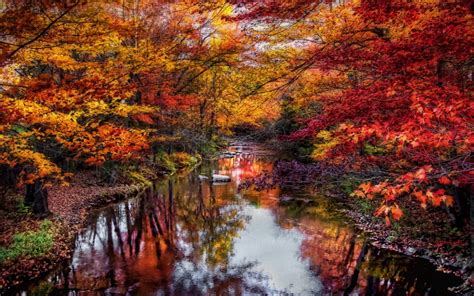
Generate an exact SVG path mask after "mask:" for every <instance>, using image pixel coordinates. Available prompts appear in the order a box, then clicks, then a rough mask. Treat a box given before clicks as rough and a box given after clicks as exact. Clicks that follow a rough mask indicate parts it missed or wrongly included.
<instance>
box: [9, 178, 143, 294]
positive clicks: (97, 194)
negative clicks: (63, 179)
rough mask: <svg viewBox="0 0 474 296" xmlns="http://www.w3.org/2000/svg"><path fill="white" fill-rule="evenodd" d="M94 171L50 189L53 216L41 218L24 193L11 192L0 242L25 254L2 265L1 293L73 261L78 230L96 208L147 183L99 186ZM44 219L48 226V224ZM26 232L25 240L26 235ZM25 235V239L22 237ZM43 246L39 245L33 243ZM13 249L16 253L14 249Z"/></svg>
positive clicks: (131, 192)
mask: <svg viewBox="0 0 474 296" xmlns="http://www.w3.org/2000/svg"><path fill="white" fill-rule="evenodd" d="M96 180H98V178H97V176H95V175H94V173H93V172H80V173H78V174H77V175H76V176H75V177H74V178H73V180H72V181H71V184H70V185H69V186H67V187H63V186H54V187H52V188H50V190H49V191H48V199H49V204H50V210H51V214H50V215H49V216H48V217H47V218H46V219H37V218H36V217H34V216H33V215H32V214H31V212H30V211H29V210H28V209H27V208H26V207H24V206H22V204H21V200H22V196H20V195H10V196H9V197H8V202H7V205H6V206H5V208H4V209H3V212H4V213H2V215H1V218H0V219H1V222H0V224H1V225H2V229H1V232H0V233H1V236H0V242H1V245H2V246H8V247H7V248H4V250H8V249H11V248H13V246H14V244H15V242H18V241H20V242H19V243H20V244H22V246H18V247H19V248H21V249H22V253H18V254H13V256H12V257H13V258H11V259H8V258H5V259H4V260H3V262H2V264H1V265H0V293H2V292H5V291H7V290H10V289H12V288H15V287H16V286H18V285H21V284H23V283H25V282H29V281H32V280H34V279H35V278H38V277H41V276H42V275H44V274H46V273H47V272H49V271H51V270H53V269H55V268H56V267H57V266H58V265H59V264H60V263H62V262H64V261H65V260H68V259H70V257H71V254H72V251H73V249H74V239H75V237H76V234H77V233H78V232H79V231H80V230H81V229H82V228H83V226H84V223H85V221H86V219H87V216H88V213H89V212H90V211H91V210H92V209H95V208H99V207H101V206H104V205H107V204H109V203H113V202H118V201H120V200H123V199H125V198H128V197H131V196H134V195H136V194H137V193H138V192H139V191H140V190H143V189H144V188H145V187H146V184H138V183H137V184H116V185H107V184H99V183H98V182H97V181H96ZM45 223H46V224H47V225H49V226H48V228H47V229H42V228H44V225H45ZM24 236H27V238H26V239H23V240H21V237H24ZM18 238H20V240H19V239H18ZM38 243H40V244H41V243H42V244H44V248H37V247H35V246H32V244H38ZM10 253H11V252H10Z"/></svg>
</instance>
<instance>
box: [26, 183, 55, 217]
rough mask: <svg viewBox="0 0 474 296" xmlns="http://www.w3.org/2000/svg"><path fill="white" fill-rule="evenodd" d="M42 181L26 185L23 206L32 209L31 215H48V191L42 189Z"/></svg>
mask: <svg viewBox="0 0 474 296" xmlns="http://www.w3.org/2000/svg"><path fill="white" fill-rule="evenodd" d="M43 185H44V183H43V181H36V182H35V183H33V184H28V185H26V195H25V205H27V206H30V207H32V209H33V213H35V214H39V215H48V214H49V213H50V212H49V207H48V191H47V190H46V189H45V188H44V186H43Z"/></svg>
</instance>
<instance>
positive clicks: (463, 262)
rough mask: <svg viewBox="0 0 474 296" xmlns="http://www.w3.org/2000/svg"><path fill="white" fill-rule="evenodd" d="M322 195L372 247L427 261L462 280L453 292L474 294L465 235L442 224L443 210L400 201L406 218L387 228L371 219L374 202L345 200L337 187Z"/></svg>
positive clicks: (446, 219)
mask: <svg viewBox="0 0 474 296" xmlns="http://www.w3.org/2000/svg"><path fill="white" fill-rule="evenodd" d="M325 195H327V196H329V197H330V198H332V199H333V200H334V201H336V202H338V203H340V204H341V206H340V207H338V209H337V211H338V212H340V213H341V214H343V215H344V216H346V217H347V218H349V219H350V220H351V224H353V225H354V226H355V227H356V228H357V229H358V230H359V231H360V232H361V233H363V234H364V236H365V237H366V239H367V240H368V242H369V243H370V244H371V245H372V246H374V247H376V248H379V249H385V250H390V251H394V252H397V253H400V254H403V255H406V256H410V257H418V258H423V259H425V260H428V261H429V262H431V263H432V264H433V265H435V266H436V267H437V269H438V270H439V271H442V272H445V273H451V274H454V275H456V276H457V277H459V278H461V279H463V281H464V284H463V285H462V286H459V287H455V288H454V289H453V292H455V293H457V294H460V295H472V294H471V293H474V286H473V285H474V275H473V267H472V262H471V258H470V253H469V251H470V248H469V233H468V232H467V230H460V229H457V228H455V227H454V226H453V225H452V224H451V223H448V222H446V221H449V220H450V217H449V214H448V212H447V211H446V210H443V209H441V208H433V207H431V208H427V209H422V208H421V207H420V205H419V204H418V203H416V201H412V200H407V201H400V207H402V208H403V210H404V211H405V213H408V215H405V216H404V217H403V218H402V219H401V220H400V221H392V224H391V225H390V226H387V225H386V224H385V222H384V221H383V219H381V218H379V217H376V216H374V212H375V210H376V208H377V206H378V204H377V201H374V200H372V201H370V200H366V199H360V198H355V197H349V195H348V194H347V192H344V191H343V190H341V189H340V188H339V189H337V190H334V188H333V189H332V190H328V191H327V192H325Z"/></svg>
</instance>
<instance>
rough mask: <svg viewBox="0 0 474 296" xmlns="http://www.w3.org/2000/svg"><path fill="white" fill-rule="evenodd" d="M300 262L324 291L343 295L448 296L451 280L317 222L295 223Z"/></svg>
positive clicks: (339, 228) (345, 230)
mask: <svg viewBox="0 0 474 296" xmlns="http://www.w3.org/2000/svg"><path fill="white" fill-rule="evenodd" d="M298 224H299V229H300V230H301V231H302V232H304V234H305V239H304V241H303V244H302V246H301V252H302V255H303V257H304V258H308V259H309V260H310V261H311V265H312V269H313V270H314V272H315V273H316V274H317V276H318V277H319V278H320V279H321V281H322V282H323V283H324V287H325V289H327V291H330V292H332V293H340V294H344V295H353V294H356V295H406V294H408V295H448V291H447V287H449V281H451V280H452V285H455V284H456V281H455V279H454V277H453V278H450V277H449V276H448V275H446V274H443V273H441V272H438V271H436V270H435V269H434V267H433V266H432V265H430V264H429V263H428V262H425V261H423V260H421V259H413V258H409V257H405V256H402V255H396V254H395V253H391V252H387V251H381V250H378V249H375V248H371V247H369V244H368V243H367V242H366V241H364V240H362V239H359V238H357V236H356V234H355V233H354V232H353V231H351V230H350V228H347V227H344V226H340V225H338V224H336V223H330V222H325V221H322V220H317V219H306V218H301V219H299V223H298Z"/></svg>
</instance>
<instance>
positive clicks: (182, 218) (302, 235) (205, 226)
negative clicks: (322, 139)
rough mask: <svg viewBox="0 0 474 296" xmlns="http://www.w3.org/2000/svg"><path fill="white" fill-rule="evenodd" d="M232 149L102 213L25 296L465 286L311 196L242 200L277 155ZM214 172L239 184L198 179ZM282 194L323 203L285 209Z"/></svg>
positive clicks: (396, 291)
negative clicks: (363, 232) (385, 244)
mask: <svg viewBox="0 0 474 296" xmlns="http://www.w3.org/2000/svg"><path fill="white" fill-rule="evenodd" d="M230 149H231V150H233V151H236V152H237V154H236V155H235V156H234V157H231V158H230V157H229V158H221V159H218V160H214V161H208V162H205V163H203V165H201V166H200V167H198V168H197V169H195V170H194V171H192V172H188V173H184V174H179V175H176V176H172V177H170V178H168V179H165V180H163V181H160V182H158V183H156V184H155V185H154V186H153V188H150V189H149V190H147V191H146V192H143V193H142V194H140V195H139V196H137V197H135V198H132V199H129V200H126V201H124V202H121V203H118V204H114V205H110V206H108V207H105V208H102V209H100V210H97V211H94V212H93V213H92V214H91V215H90V217H89V221H88V226H87V228H86V229H85V230H84V232H82V233H81V234H80V235H78V237H77V240H76V247H75V251H74V254H73V258H72V260H71V261H70V262H69V263H68V264H66V265H65V266H64V267H62V268H60V269H59V270H58V271H56V272H54V273H52V274H50V275H49V276H48V277H47V278H46V279H44V280H42V281H40V282H39V283H38V282H37V283H32V284H31V285H30V286H29V287H28V288H27V290H28V294H35V293H36V294H57V295H287V294H290V295H449V292H448V290H447V289H448V287H450V286H453V285H457V284H460V282H459V280H458V279H456V278H455V277H453V276H451V275H447V274H444V273H441V272H438V271H436V270H435V268H434V266H432V265H431V264H429V263H428V262H427V261H425V260H422V259H413V258H409V257H406V256H402V255H398V254H395V253H391V252H387V251H383V250H379V249H375V248H372V247H369V246H368V245H367V244H366V243H365V240H364V239H363V238H362V236H360V235H359V234H358V233H357V232H356V231H355V230H354V229H352V228H351V227H350V226H349V224H348V223H346V222H347V221H345V220H344V218H341V217H340V216H339V215H337V214H336V213H335V211H334V208H333V206H332V203H331V201H329V200H328V199H327V198H324V197H321V196H315V195H314V194H313V193H311V191H310V190H309V189H306V188H300V189H298V190H295V189H284V188H283V189H281V188H277V189H272V190H268V191H263V192H256V191H253V190H247V191H245V192H241V193H238V191H237V187H238V185H239V184H240V183H241V182H242V180H244V179H246V178H250V177H253V176H256V175H258V174H259V173H260V172H262V171H263V170H271V169H272V164H273V162H274V160H275V159H276V157H275V156H274V155H272V153H271V152H269V151H266V150H265V149H263V148H262V147H260V146H258V145H253V144H248V143H241V144H238V145H235V146H232V147H230ZM213 172H214V173H220V174H225V175H229V176H231V178H232V181H231V182H230V183H226V184H211V183H210V182H208V181H207V180H205V179H203V178H202V177H201V178H199V175H208V176H209V175H210V174H212V173H213ZM283 194H285V195H290V196H304V197H305V198H310V199H314V200H316V203H314V204H311V206H298V205H285V206H282V205H280V204H279V202H278V198H279V196H281V195H283ZM24 294H26V293H24Z"/></svg>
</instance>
